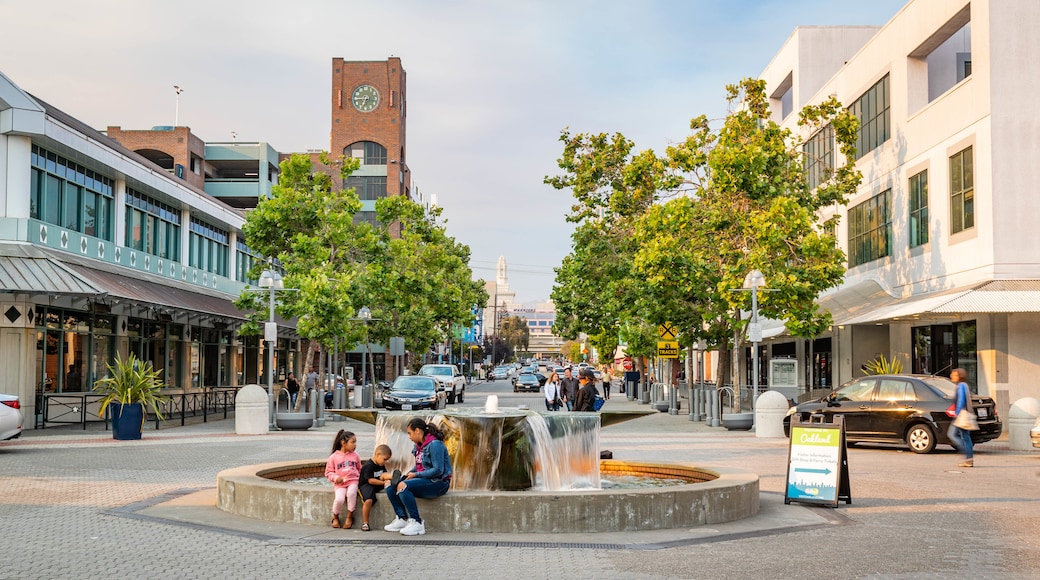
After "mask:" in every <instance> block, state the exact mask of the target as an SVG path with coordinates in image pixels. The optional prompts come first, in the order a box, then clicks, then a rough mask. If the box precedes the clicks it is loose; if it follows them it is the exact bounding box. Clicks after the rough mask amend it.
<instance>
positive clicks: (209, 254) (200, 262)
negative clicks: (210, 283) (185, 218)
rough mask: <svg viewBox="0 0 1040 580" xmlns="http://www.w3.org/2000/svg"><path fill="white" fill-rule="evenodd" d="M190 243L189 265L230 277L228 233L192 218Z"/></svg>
mask: <svg viewBox="0 0 1040 580" xmlns="http://www.w3.org/2000/svg"><path fill="white" fill-rule="evenodd" d="M190 228H191V234H190V235H189V243H188V265H189V266H192V267H195V268H198V269H199V270H205V271H207V272H213V273H214V274H219V275H221V276H227V275H228V243H229V242H228V233H227V232H226V231H224V230H222V229H220V228H218V227H216V226H212V225H210V224H208V223H206V222H204V221H202V220H200V219H198V218H194V217H193V218H191V226H190Z"/></svg>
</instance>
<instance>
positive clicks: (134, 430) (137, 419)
mask: <svg viewBox="0 0 1040 580" xmlns="http://www.w3.org/2000/svg"><path fill="white" fill-rule="evenodd" d="M108 408H109V413H111V415H112V438H113V439H119V440H120V441H131V440H134V439H140V438H141V431H142V430H143V429H144V407H143V406H141V405H119V404H112V405H109V407H108Z"/></svg>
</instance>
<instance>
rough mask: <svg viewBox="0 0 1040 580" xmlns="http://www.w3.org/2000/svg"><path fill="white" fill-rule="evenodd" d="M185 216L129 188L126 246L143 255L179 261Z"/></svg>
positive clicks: (127, 194) (127, 195) (127, 189)
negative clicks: (182, 222) (182, 220)
mask: <svg viewBox="0 0 1040 580" xmlns="http://www.w3.org/2000/svg"><path fill="white" fill-rule="evenodd" d="M180 224H181V214H180V211H178V210H177V209H176V208H174V207H173V206H172V205H169V204H165V203H163V202H161V201H158V200H156V199H154V198H152V197H151V196H148V195H145V194H143V193H141V192H139V191H137V190H135V189H133V188H131V187H127V188H126V240H125V245H126V247H128V248H133V249H135V250H139V251H141V252H145V253H148V254H152V255H153V256H159V257H160V258H166V259H168V260H175V261H176V260H179V259H180V257H181V252H180V244H181V233H180V232H181V225H180Z"/></svg>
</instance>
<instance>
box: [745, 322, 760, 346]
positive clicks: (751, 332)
mask: <svg viewBox="0 0 1040 580" xmlns="http://www.w3.org/2000/svg"><path fill="white" fill-rule="evenodd" d="M747 333H748V341H750V342H762V325H761V324H759V323H757V322H751V323H749V324H748V326H747Z"/></svg>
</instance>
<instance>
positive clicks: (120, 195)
mask: <svg viewBox="0 0 1040 580" xmlns="http://www.w3.org/2000/svg"><path fill="white" fill-rule="evenodd" d="M114 194H115V199H114V200H113V204H112V205H113V207H112V213H113V215H112V219H113V220H114V222H115V223H114V224H112V225H114V226H115V228H114V230H113V231H114V232H115V239H114V240H113V241H114V242H115V245H116V246H125V245H126V180H125V179H122V178H120V177H117V178H116V184H115V190H114Z"/></svg>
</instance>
